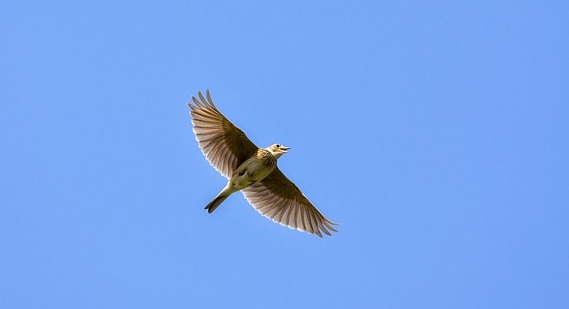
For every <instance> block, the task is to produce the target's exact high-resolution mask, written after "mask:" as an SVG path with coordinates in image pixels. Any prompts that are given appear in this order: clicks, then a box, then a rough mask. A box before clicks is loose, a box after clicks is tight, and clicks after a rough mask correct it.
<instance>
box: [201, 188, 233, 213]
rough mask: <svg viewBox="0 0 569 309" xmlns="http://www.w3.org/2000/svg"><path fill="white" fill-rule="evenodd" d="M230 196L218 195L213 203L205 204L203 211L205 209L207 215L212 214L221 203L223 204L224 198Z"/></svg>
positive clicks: (222, 193)
mask: <svg viewBox="0 0 569 309" xmlns="http://www.w3.org/2000/svg"><path fill="white" fill-rule="evenodd" d="M229 195H231V193H230V194H227V193H225V192H221V193H219V195H217V196H216V197H215V198H214V199H213V201H211V202H209V204H207V206H206V207H205V209H207V212H208V213H212V212H213V211H214V210H215V209H216V208H217V207H219V205H221V203H223V201H225V199H226V198H228V197H229Z"/></svg>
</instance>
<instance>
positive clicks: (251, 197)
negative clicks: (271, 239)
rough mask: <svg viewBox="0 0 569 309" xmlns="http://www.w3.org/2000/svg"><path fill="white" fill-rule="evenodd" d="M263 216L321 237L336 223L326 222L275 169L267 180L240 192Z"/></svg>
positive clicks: (295, 187)
mask: <svg viewBox="0 0 569 309" xmlns="http://www.w3.org/2000/svg"><path fill="white" fill-rule="evenodd" d="M242 191H243V194H244V195H245V198H246V199H247V200H248V201H249V203H250V204H251V205H252V206H253V207H254V208H255V209H256V210H257V211H258V212H259V213H261V214H262V215H263V216H265V217H267V218H269V219H271V220H273V221H275V222H277V223H280V224H282V225H284V226H288V227H290V228H293V229H297V230H300V231H305V232H308V233H310V234H316V235H318V236H319V237H322V232H324V233H325V234H326V235H330V236H331V233H330V232H329V231H328V229H330V230H332V231H334V232H337V230H336V229H334V228H332V227H331V226H332V225H336V223H334V222H332V221H330V220H328V219H327V218H326V217H325V216H324V215H322V213H320V211H318V209H317V208H316V207H315V206H314V205H313V204H312V203H311V202H310V201H309V200H308V198H306V196H304V194H302V192H301V191H300V189H299V188H298V187H297V186H296V185H295V184H294V183H292V181H290V180H289V179H288V178H287V177H286V176H285V175H284V174H283V173H282V172H281V171H280V170H279V168H278V167H277V168H276V169H275V170H274V171H273V172H272V173H271V174H269V176H267V177H266V178H265V179H263V180H261V181H260V182H257V183H254V184H252V185H250V186H249V187H247V188H245V189H243V190H242Z"/></svg>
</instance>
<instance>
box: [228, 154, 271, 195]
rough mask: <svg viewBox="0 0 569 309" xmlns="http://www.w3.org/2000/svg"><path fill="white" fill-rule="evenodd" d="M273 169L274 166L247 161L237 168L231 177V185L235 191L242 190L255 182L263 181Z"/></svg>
mask: <svg viewBox="0 0 569 309" xmlns="http://www.w3.org/2000/svg"><path fill="white" fill-rule="evenodd" d="M274 169H275V167H274V166H267V165H266V164H264V163H263V162H262V161H260V160H247V161H245V162H244V163H243V164H242V165H241V166H239V168H237V170H236V171H235V173H234V175H233V177H231V184H232V185H233V187H234V188H235V189H237V190H241V189H244V188H246V187H248V186H249V185H251V184H253V183H255V182H257V181H261V180H263V179H264V178H265V177H267V176H268V175H269V174H270V173H271V172H272V171H273V170H274Z"/></svg>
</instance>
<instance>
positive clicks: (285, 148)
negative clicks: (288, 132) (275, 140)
mask: <svg viewBox="0 0 569 309" xmlns="http://www.w3.org/2000/svg"><path fill="white" fill-rule="evenodd" d="M289 149H290V147H285V146H281V150H282V151H283V152H287V150H289Z"/></svg>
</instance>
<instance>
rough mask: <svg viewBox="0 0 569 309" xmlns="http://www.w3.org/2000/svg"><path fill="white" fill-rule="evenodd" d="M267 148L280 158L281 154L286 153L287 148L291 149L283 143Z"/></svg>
mask: <svg viewBox="0 0 569 309" xmlns="http://www.w3.org/2000/svg"><path fill="white" fill-rule="evenodd" d="M265 149H266V150H268V151H269V152H270V153H271V154H272V155H273V156H275V158H277V159H278V158H279V157H280V156H282V155H283V154H285V153H286V152H287V150H289V149H290V147H286V146H285V145H281V144H272V145H271V146H269V147H267V148H265Z"/></svg>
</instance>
